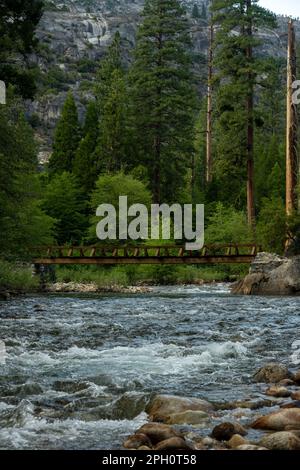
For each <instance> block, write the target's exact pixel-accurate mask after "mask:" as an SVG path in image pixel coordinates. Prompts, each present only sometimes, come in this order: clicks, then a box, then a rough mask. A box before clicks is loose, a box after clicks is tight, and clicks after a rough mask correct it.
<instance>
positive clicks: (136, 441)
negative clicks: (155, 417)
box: [123, 433, 152, 449]
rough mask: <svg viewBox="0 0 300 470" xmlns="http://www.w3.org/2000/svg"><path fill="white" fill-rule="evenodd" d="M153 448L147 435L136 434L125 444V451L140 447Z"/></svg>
mask: <svg viewBox="0 0 300 470" xmlns="http://www.w3.org/2000/svg"><path fill="white" fill-rule="evenodd" d="M142 446H147V447H150V448H151V447H152V443H151V441H150V439H149V437H148V436H147V435H146V434H142V433H136V434H133V435H132V436H130V437H129V438H128V439H127V440H126V441H125V442H124V444H123V447H125V449H138V448H139V447H142Z"/></svg>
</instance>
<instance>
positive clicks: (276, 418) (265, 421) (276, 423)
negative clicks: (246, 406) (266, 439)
mask: <svg viewBox="0 0 300 470" xmlns="http://www.w3.org/2000/svg"><path fill="white" fill-rule="evenodd" d="M252 428H254V429H266V430H271V431H284V430H286V429H288V428H289V429H300V409H299V408H290V409H281V410H280V411H276V412H274V413H271V414H269V415H266V416H262V417H260V418H258V419H257V420H256V421H254V423H252Z"/></svg>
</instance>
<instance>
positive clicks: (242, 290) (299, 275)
mask: <svg viewBox="0 0 300 470" xmlns="http://www.w3.org/2000/svg"><path fill="white" fill-rule="evenodd" d="M232 293H234V294H244V295H300V256H294V257H292V258H285V257H281V256H278V255H275V254H271V253H259V254H258V255H257V257H256V258H255V260H254V261H253V263H252V265H251V268H250V271H249V274H248V275H247V276H246V277H245V278H244V279H243V280H242V281H239V282H237V283H236V284H235V285H234V286H233V288H232Z"/></svg>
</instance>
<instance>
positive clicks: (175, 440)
mask: <svg viewBox="0 0 300 470" xmlns="http://www.w3.org/2000/svg"><path fill="white" fill-rule="evenodd" d="M154 449H155V450H172V449H189V450H190V449H192V447H191V446H190V445H189V444H188V443H187V442H186V441H185V440H184V439H183V438H182V437H171V438H170V439H166V440H165V441H162V442H160V443H159V444H157V445H156V446H155V448H154Z"/></svg>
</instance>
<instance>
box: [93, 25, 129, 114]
mask: <svg viewBox="0 0 300 470" xmlns="http://www.w3.org/2000/svg"><path fill="white" fill-rule="evenodd" d="M116 70H118V71H121V70H123V67H122V61H121V36H120V33H119V32H117V33H116V34H115V37H114V40H113V42H112V44H111V45H110V47H109V49H108V53H107V55H106V57H105V58H104V59H103V60H102V61H101V63H100V67H99V70H98V73H97V81H96V87H95V92H96V97H97V100H98V106H99V110H100V115H102V112H103V108H104V106H105V103H106V100H107V97H108V96H109V94H110V90H111V84H110V81H111V77H112V74H113V73H114V72H115V71H116Z"/></svg>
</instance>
